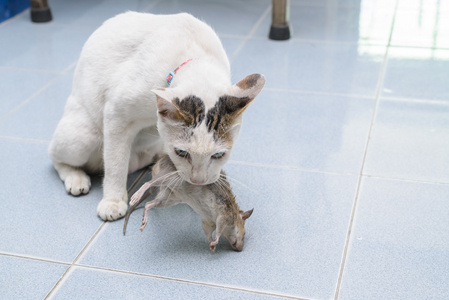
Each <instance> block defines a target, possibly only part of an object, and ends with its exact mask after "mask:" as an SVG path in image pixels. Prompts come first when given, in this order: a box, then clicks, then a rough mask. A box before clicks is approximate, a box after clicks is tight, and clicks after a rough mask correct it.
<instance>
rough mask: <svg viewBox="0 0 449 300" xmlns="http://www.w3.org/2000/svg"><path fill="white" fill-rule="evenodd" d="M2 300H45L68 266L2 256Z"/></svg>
mask: <svg viewBox="0 0 449 300" xmlns="http://www.w3.org/2000/svg"><path fill="white" fill-rule="evenodd" d="M0 265H1V268H0V298H1V299H44V298H45V296H47V294H48V293H50V291H51V289H52V288H53V286H54V285H55V284H56V283H57V282H58V280H59V279H60V278H61V277H62V275H64V273H65V271H66V270H67V269H68V267H69V266H68V265H62V264H55V263H50V262H44V261H38V260H33V259H25V258H19V257H14V256H7V255H0Z"/></svg>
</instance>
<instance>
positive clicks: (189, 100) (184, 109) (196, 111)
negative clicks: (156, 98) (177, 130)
mask: <svg viewBox="0 0 449 300" xmlns="http://www.w3.org/2000/svg"><path fill="white" fill-rule="evenodd" d="M173 104H174V105H175V106H176V107H177V108H178V110H179V113H180V114H181V116H182V119H183V121H184V122H185V125H186V126H187V127H197V126H198V125H200V124H201V122H203V120H204V116H205V106H204V103H203V101H202V100H201V99H200V98H198V97H196V96H193V95H192V96H188V97H185V98H184V99H182V101H181V100H179V98H175V99H174V100H173Z"/></svg>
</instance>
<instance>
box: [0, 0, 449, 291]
mask: <svg viewBox="0 0 449 300" xmlns="http://www.w3.org/2000/svg"><path fill="white" fill-rule="evenodd" d="M270 4H271V1H270V0H245V1H238V0H231V1H229V0H185V1H184V0H183V1H176V0H163V1H162V0H159V1H153V0H144V1H137V0H134V1H131V0H128V1H119V0H105V1H91V0H83V1H71V0H54V1H50V5H51V8H52V12H53V15H54V20H53V21H52V22H51V23H48V24H32V23H31V22H30V21H29V11H25V12H24V13H23V14H21V15H19V16H16V17H15V18H13V19H11V20H8V21H6V22H3V23H1V24H0V166H1V169H2V172H1V177H0V179H1V180H0V204H1V206H2V214H1V215H2V217H1V218H0V299H43V298H47V297H48V298H56V299H124V298H125V299H234V298H236V299H239V298H241V299H259V298H260V299H269V298H301V299H336V298H338V299H448V298H449V22H448V20H449V1H447V0H429V1H420V0H413V1H411V0H398V2H396V1H394V0H372V1H369V0H340V1H338V0H319V1H311V0H291V10H290V14H291V24H292V29H293V38H292V39H291V40H289V41H285V42H274V41H270V40H268V39H267V34H268V29H269V25H270V18H271V11H270ZM126 10H138V11H147V12H154V13H175V12H179V11H188V12H191V13H192V14H194V15H196V16H197V17H199V18H202V19H204V20H206V21H207V22H208V23H210V24H211V25H212V26H213V27H214V28H215V29H216V31H217V32H218V34H219V35H220V37H221V38H222V40H223V43H224V46H225V48H226V50H227V52H228V54H229V57H230V58H231V59H232V69H233V74H232V76H233V80H234V82H235V81H237V80H239V79H241V78H243V76H245V75H247V74H251V73H254V72H260V73H264V74H265V76H266V77H267V84H266V87H265V89H264V90H263V92H262V93H261V94H260V96H259V97H258V98H257V99H256V101H255V102H254V103H253V104H252V105H251V106H250V108H248V110H247V112H245V122H244V125H243V128H242V131H241V135H240V138H239V140H238V142H237V145H236V148H235V150H234V153H233V157H232V161H231V162H230V163H228V164H227V165H226V167H225V169H226V171H227V172H228V174H229V175H230V177H232V178H233V179H234V180H232V185H233V187H234V191H235V193H236V194H237V195H238V200H239V204H240V206H241V207H242V208H243V209H250V208H252V207H254V214H253V216H252V217H251V218H250V219H249V220H248V221H247V225H246V229H247V238H246V243H245V250H244V251H243V252H241V253H237V252H233V251H232V250H230V246H229V245H227V244H226V243H225V242H224V241H222V242H221V243H220V245H219V247H218V250H217V252H216V253H215V254H211V253H210V252H209V249H208V245H207V241H206V238H205V237H204V234H203V232H202V229H201V225H200V221H199V217H198V216H197V215H196V214H195V213H194V212H193V211H192V210H191V209H190V208H188V207H186V206H181V205H179V206H175V207H172V208H168V209H158V210H154V211H152V212H151V218H150V224H149V225H148V226H147V228H146V230H145V231H144V232H143V233H141V232H140V231H139V230H138V227H139V223H140V219H141V212H142V210H141V209H139V210H137V211H136V213H135V214H133V215H132V217H131V219H130V223H129V225H128V232H127V235H126V236H123V234H122V227H123V219H122V220H119V221H116V222H111V223H105V222H102V221H101V220H100V219H99V218H98V217H97V216H96V212H95V211H96V206H97V203H98V201H99V200H100V198H101V193H102V192H101V178H99V177H96V178H94V181H93V188H92V190H91V192H90V193H89V194H88V195H86V196H83V197H71V196H69V195H67V194H66V192H65V190H64V188H63V184H62V183H61V181H60V180H59V178H58V176H57V174H56V172H55V171H54V169H53V167H52V165H51V162H50V160H49V158H48V156H47V153H46V149H47V145H48V143H49V140H50V139H51V136H52V133H53V130H54V128H55V126H56V124H57V122H58V120H59V118H60V116H61V114H62V111H63V108H64V104H65V99H66V98H67V96H68V95H69V93H70V89H71V80H72V75H73V71H74V66H75V64H76V61H77V57H78V55H79V52H80V50H81V47H82V45H83V43H84V41H85V40H86V39H87V37H88V36H89V34H90V33H91V32H92V31H93V30H94V29H95V28H96V27H98V26H99V25H100V24H101V23H102V22H103V21H104V20H105V19H107V18H108V17H110V16H113V15H115V14H117V13H120V12H124V11H126ZM138 175H139V174H132V175H130V177H129V184H130V185H131V184H132V182H133V181H134V180H135V179H136V178H137V176H138Z"/></svg>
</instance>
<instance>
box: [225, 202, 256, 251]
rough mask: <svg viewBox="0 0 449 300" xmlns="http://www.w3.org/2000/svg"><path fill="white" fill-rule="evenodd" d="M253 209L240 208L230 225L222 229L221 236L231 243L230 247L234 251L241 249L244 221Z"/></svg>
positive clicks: (243, 237) (243, 236)
mask: <svg viewBox="0 0 449 300" xmlns="http://www.w3.org/2000/svg"><path fill="white" fill-rule="evenodd" d="M253 210H254V209H251V210H248V211H243V210H241V211H240V212H239V214H238V215H237V220H235V222H234V224H233V225H232V226H227V228H226V229H225V230H224V231H223V236H224V237H225V238H226V239H227V240H228V242H229V244H231V246H232V249H234V250H235V251H242V250H243V246H244V239H245V221H246V219H248V218H249V217H250V216H251V214H252V213H253Z"/></svg>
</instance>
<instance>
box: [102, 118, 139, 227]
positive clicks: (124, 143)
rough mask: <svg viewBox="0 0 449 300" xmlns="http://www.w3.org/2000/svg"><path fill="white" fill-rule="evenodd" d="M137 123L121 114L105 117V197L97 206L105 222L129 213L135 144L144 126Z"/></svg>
mask: <svg viewBox="0 0 449 300" xmlns="http://www.w3.org/2000/svg"><path fill="white" fill-rule="evenodd" d="M137 126H138V125H137V124H136V123H135V122H129V121H126V120H121V118H120V117H119V116H117V115H110V116H105V120H104V127H103V128H104V144H103V160H104V181H103V199H102V200H101V201H100V203H99V204H98V206H97V214H98V216H99V217H100V218H102V219H103V220H105V221H113V220H116V219H118V218H121V217H123V216H125V214H126V210H127V208H128V192H127V191H126V181H127V177H128V167H129V160H130V156H131V147H132V143H133V140H134V138H135V137H136V135H137V133H138V132H139V130H140V129H141V128H139V127H137Z"/></svg>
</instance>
